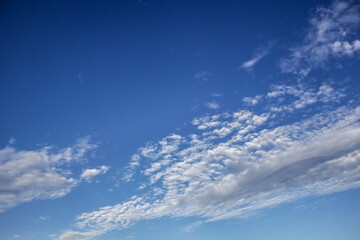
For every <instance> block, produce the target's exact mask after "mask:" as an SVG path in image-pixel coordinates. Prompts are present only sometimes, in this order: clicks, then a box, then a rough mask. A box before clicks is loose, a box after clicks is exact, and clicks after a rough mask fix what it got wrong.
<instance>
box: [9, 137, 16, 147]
mask: <svg viewBox="0 0 360 240" xmlns="http://www.w3.org/2000/svg"><path fill="white" fill-rule="evenodd" d="M15 143H16V139H15V138H13V137H11V138H10V139H9V144H10V145H12V144H15Z"/></svg>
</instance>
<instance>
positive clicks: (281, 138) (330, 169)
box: [60, 84, 360, 239]
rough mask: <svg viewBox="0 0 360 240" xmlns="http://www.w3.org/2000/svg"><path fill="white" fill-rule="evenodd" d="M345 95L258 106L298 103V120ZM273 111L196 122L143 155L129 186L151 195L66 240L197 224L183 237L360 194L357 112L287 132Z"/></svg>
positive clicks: (324, 115)
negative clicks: (144, 225) (294, 204)
mask: <svg viewBox="0 0 360 240" xmlns="http://www.w3.org/2000/svg"><path fill="white" fill-rule="evenodd" d="M341 94H342V93H340V92H339V91H337V90H335V89H333V88H332V87H331V86H330V85H326V84H323V85H321V86H320V87H318V89H317V90H314V89H311V88H309V87H306V86H304V85H299V86H293V87H292V86H285V85H278V86H273V88H272V89H271V91H269V92H268V93H267V94H265V95H263V96H262V97H258V98H259V99H262V101H266V102H271V101H272V100H273V99H274V98H281V97H284V96H285V95H290V97H292V96H293V97H297V98H298V99H296V98H295V99H293V102H292V103H291V104H289V106H293V108H294V109H292V110H291V111H288V109H285V108H284V109H283V111H288V113H289V114H291V113H292V112H294V113H295V111H296V110H297V109H301V108H306V107H307V106H309V105H310V104H313V103H314V102H319V103H322V104H327V103H329V102H331V103H332V102H334V101H335V102H336V101H338V100H339V98H341V97H342V96H341ZM301 96H306V97H305V99H303V98H301ZM299 99H300V102H298V101H299ZM308 99H314V100H311V101H308ZM298 104H300V105H299V106H301V107H296V106H298ZM267 109H268V110H269V111H268V112H264V113H262V114H256V113H254V112H252V111H249V110H239V111H235V112H225V113H221V114H215V115H206V116H202V117H198V118H195V119H194V120H193V121H192V125H193V126H194V130H193V133H192V134H189V135H186V136H181V135H179V134H171V135H169V136H167V137H165V138H163V139H162V140H160V141H159V142H157V143H153V144H151V143H148V144H147V145H146V146H145V147H142V148H140V149H139V151H138V153H136V154H134V156H135V157H134V156H133V159H132V160H131V162H130V164H129V166H130V168H129V169H128V170H131V171H130V172H131V174H130V175H128V176H127V177H128V180H130V179H131V178H132V177H133V176H134V175H133V173H134V172H137V173H138V174H140V179H147V180H146V181H145V182H143V183H141V182H140V183H139V185H140V186H141V187H140V188H139V191H141V192H144V193H142V194H140V195H139V196H133V197H131V198H130V199H129V200H128V201H125V202H122V203H119V204H116V205H114V206H106V207H103V208H100V209H99V210H96V211H93V212H88V213H83V214H81V215H79V216H78V217H77V221H78V227H79V228H80V229H84V230H85V231H84V232H74V231H68V232H65V233H64V234H63V235H62V236H61V237H62V238H60V239H67V238H64V236H67V235H69V234H70V235H71V234H80V235H79V236H84V237H83V238H79V239H91V238H92V236H97V235H98V234H101V233H104V232H107V231H110V230H114V229H122V228H127V227H129V226H131V225H132V224H134V223H136V222H138V221H141V220H149V219H155V218H161V217H164V216H167V217H175V218H176V217H190V216H191V217H196V218H198V220H199V221H196V222H195V223H194V224H191V225H189V226H187V227H185V228H184V229H183V231H192V230H193V229H194V228H196V227H198V226H199V225H200V224H202V223H203V222H210V221H217V220H222V219H229V218H238V217H246V216H248V215H250V214H253V213H254V212H255V211H257V210H260V209H263V208H268V207H273V206H277V205H279V204H282V203H285V202H289V201H293V200H296V199H299V198H303V197H307V196H313V195H322V194H328V193H332V192H337V191H343V190H346V189H350V188H356V187H360V181H359V179H360V167H359V166H360V137H359V136H360V108H359V107H355V108H352V107H344V106H343V107H338V108H336V109H333V110H324V111H322V112H321V113H317V114H315V115H312V116H309V117H308V118H306V119H303V120H300V121H294V122H290V123H288V122H283V123H282V124H281V123H279V122H278V120H279V115H278V114H280V113H279V112H278V111H273V110H272V109H271V108H267ZM274 122H277V124H273V123H274ZM92 234H93V235H92ZM86 236H89V237H87V238H86Z"/></svg>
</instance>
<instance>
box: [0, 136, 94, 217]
mask: <svg viewBox="0 0 360 240" xmlns="http://www.w3.org/2000/svg"><path fill="white" fill-rule="evenodd" d="M94 148H96V145H95V144H90V143H89V138H82V139H79V140H78V141H77V143H76V144H75V145H74V146H72V147H67V148H63V149H60V150H58V151H55V150H54V149H53V148H52V147H50V146H47V147H43V148H41V149H38V150H17V149H15V148H14V147H12V146H6V147H5V148H3V149H1V150H0V212H4V211H5V210H7V209H9V208H11V207H14V206H16V205H18V204H20V203H23V202H29V201H31V200H33V199H52V198H59V197H62V196H64V195H66V194H67V193H69V192H70V191H71V189H72V188H73V187H75V186H76V184H77V183H78V180H77V179H75V178H73V177H71V176H70V174H69V170H68V169H66V168H65V166H66V165H67V164H68V163H70V162H72V161H80V160H82V159H83V158H84V157H85V154H86V153H87V152H89V151H91V150H92V149H94Z"/></svg>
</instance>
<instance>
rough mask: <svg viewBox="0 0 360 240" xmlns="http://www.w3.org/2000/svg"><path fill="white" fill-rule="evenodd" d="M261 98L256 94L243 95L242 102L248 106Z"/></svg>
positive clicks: (253, 104)
mask: <svg viewBox="0 0 360 240" xmlns="http://www.w3.org/2000/svg"><path fill="white" fill-rule="evenodd" d="M261 98H262V96H261V95H257V96H255V97H244V98H243V102H244V103H245V104H247V105H249V106H255V105H256V104H258V103H259V102H260V101H261Z"/></svg>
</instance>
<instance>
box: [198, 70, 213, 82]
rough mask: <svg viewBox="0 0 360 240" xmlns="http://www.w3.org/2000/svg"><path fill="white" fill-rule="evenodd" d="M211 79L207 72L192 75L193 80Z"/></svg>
mask: <svg viewBox="0 0 360 240" xmlns="http://www.w3.org/2000/svg"><path fill="white" fill-rule="evenodd" d="M210 77H211V73H210V72H209V71H200V72H197V73H195V74H194V78H195V79H199V80H202V81H207V80H209V78H210Z"/></svg>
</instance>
